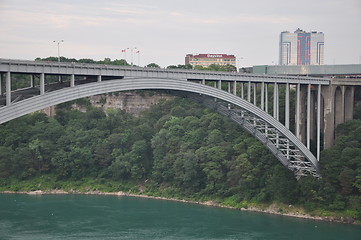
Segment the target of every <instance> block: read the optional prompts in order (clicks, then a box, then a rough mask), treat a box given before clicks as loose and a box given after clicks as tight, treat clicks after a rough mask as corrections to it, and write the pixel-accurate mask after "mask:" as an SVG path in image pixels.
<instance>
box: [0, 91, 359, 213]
mask: <svg viewBox="0 0 361 240" xmlns="http://www.w3.org/2000/svg"><path fill="white" fill-rule="evenodd" d="M71 104H72V103H71ZM71 104H64V105H63V107H60V108H58V110H57V114H56V116H55V117H54V118H47V117H46V116H45V115H44V114H41V113H34V114H29V115H27V116H24V117H21V118H18V119H15V120H13V121H10V122H8V123H5V124H2V125H0V189H4V190H5V189H7V190H20V189H22V190H36V189H39V188H40V189H41V188H43V187H44V188H45V187H48V188H63V189H72V188H73V189H80V190H81V191H87V190H88V191H89V190H101V189H102V190H104V191H132V192H138V191H140V190H139V189H143V190H142V191H145V192H146V193H148V194H153V195H163V196H168V197H187V198H192V199H197V200H205V199H208V200H209V199H211V200H214V199H219V201H220V202H223V203H224V204H225V205H227V206H234V207H240V208H242V207H244V208H246V207H248V206H249V203H250V202H258V203H260V202H266V203H272V202H279V203H284V204H298V205H302V206H304V207H305V208H306V209H308V210H315V209H322V211H325V212H327V211H348V212H349V214H350V215H352V216H353V217H355V218H358V219H360V217H361V203H360V200H361V194H360V193H361V157H360V156H361V137H360V136H361V134H360V133H361V121H360V120H354V121H349V122H346V123H344V124H341V125H340V126H339V127H338V131H337V136H338V138H337V139H336V141H335V146H334V147H333V148H330V149H327V150H324V151H323V152H322V154H321V160H320V165H321V175H322V179H315V178H313V177H304V178H302V179H301V180H299V181H296V179H295V178H294V176H293V174H292V172H290V171H289V170H288V169H287V168H285V167H284V166H283V165H282V164H281V163H280V162H279V161H278V160H277V159H276V158H275V157H274V156H273V155H272V154H271V153H270V152H269V151H268V150H267V149H266V148H265V147H264V146H262V144H261V143H260V142H258V141H257V140H256V139H255V138H254V137H252V136H250V135H249V134H247V133H246V132H245V131H243V130H242V129H241V128H240V127H239V126H238V125H236V124H235V123H233V122H231V121H230V120H228V119H227V118H224V117H222V116H220V115H219V114H216V113H214V112H212V111H210V110H207V109H204V108H203V107H201V106H199V105H197V104H195V103H192V102H189V101H188V100H185V99H180V98H175V99H174V100H170V101H161V102H160V103H159V104H157V105H155V106H153V107H152V109H150V110H147V111H144V112H143V114H142V116H141V117H139V118H135V117H132V116H131V115H129V114H127V113H125V112H124V111H120V110H114V109H109V110H107V112H106V113H105V112H104V111H103V110H101V109H98V108H94V107H92V106H90V105H89V103H88V102H87V101H86V100H81V101H78V104H84V105H86V106H87V112H85V113H83V112H80V111H76V110H70V106H71ZM45 176H49V177H50V180H49V181H46V180H45V179H44V178H42V177H45ZM50 181H51V182H52V183H50ZM11 182H13V184H11ZM39 184H40V185H39ZM15 186H16V187H15ZM39 186H40V187H39ZM139 186H141V187H139ZM282 211H283V210H282Z"/></svg>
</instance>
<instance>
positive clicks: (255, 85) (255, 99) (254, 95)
mask: <svg viewBox="0 0 361 240" xmlns="http://www.w3.org/2000/svg"><path fill="white" fill-rule="evenodd" d="M253 104H254V105H255V106H257V84H256V83H253Z"/></svg>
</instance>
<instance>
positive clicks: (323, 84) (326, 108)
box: [0, 59, 357, 178]
mask: <svg viewBox="0 0 361 240" xmlns="http://www.w3.org/2000/svg"><path fill="white" fill-rule="evenodd" d="M16 74H26V75H28V76H29V86H28V87H26V88H23V89H12V81H13V80H12V78H13V76H14V75H16ZM50 78H51V79H54V78H55V79H58V80H56V81H52V82H50V81H49V79H50ZM347 84H348V85H347ZM347 84H346V85H345V84H344V83H343V82H337V81H336V80H334V79H329V78H310V77H290V76H270V75H253V74H240V73H228V72H227V73H225V72H210V71H195V70H179V69H169V70H168V69H167V70H166V69H158V68H140V67H127V66H114V65H109V66H108V65H95V64H82V63H60V62H44V61H25V60H10V59H0V124H2V123H5V122H7V121H10V120H12V119H15V118H17V117H20V116H23V115H26V114H28V113H31V112H34V111H37V110H41V109H43V108H46V107H49V106H54V105H57V104H60V103H63V102H67V101H71V100H75V99H78V98H83V97H87V96H92V95H97V94H103V93H109V92H117V91H129V90H167V91H171V92H172V93H173V94H177V95H181V96H183V97H188V98H190V99H191V100H194V101H197V102H200V103H202V104H203V105H205V106H207V107H209V108H212V109H214V110H215V111H217V112H219V113H221V114H222V115H224V116H227V117H229V118H230V119H232V120H233V121H235V122H236V123H238V124H239V125H240V126H242V127H243V128H244V129H246V130H247V131H248V132H249V133H251V134H252V135H253V136H255V137H256V138H257V139H259V140H260V141H261V142H262V143H263V144H264V145H265V146H266V147H267V148H268V149H269V150H270V151H271V152H272V153H273V154H274V155H275V156H276V157H277V158H278V160H279V161H280V162H281V163H282V164H283V165H284V166H285V167H287V168H288V169H290V170H291V171H292V172H293V173H294V174H295V176H296V177H297V178H300V177H301V176H305V175H312V176H315V177H319V176H320V174H319V163H318V159H319V157H320V150H321V147H322V146H321V145H322V143H321V131H322V134H323V135H324V136H325V137H324V142H323V145H324V146H326V147H327V146H328V145H330V141H331V144H332V141H333V135H332V134H333V133H334V128H335V126H336V125H337V124H339V123H341V122H343V121H345V120H347V119H350V118H352V109H348V110H347V111H346V108H345V107H347V106H352V104H350V103H352V102H350V101H353V94H354V87H353V86H354V85H357V83H356V82H352V83H347ZM281 89H283V90H284V91H285V97H284V99H283V100H282V99H280V90H281ZM291 89H295V91H292V90H291ZM269 92H273V94H269ZM292 92H294V93H295V94H294V95H295V98H296V104H295V118H294V122H295V129H294V132H295V134H293V133H292V131H291V130H290V119H293V118H292V116H291V114H290V112H291V111H290V101H291V98H290V95H291V94H290V93H292ZM268 95H272V96H268ZM334 96H335V99H337V101H333V100H332V99H333V98H334ZM272 101H273V104H272ZM282 102H283V103H284V121H283V123H281V122H280V103H282ZM269 105H273V106H272V107H273V110H272V109H270V107H269ZM351 108H352V107H351ZM342 109H345V110H344V111H343V112H342ZM271 110H272V111H271ZM269 112H272V115H273V116H271V115H270V114H269ZM335 112H336V113H337V114H335ZM322 118H325V120H324V121H321V119H322ZM330 129H331V130H330ZM330 132H331V133H330ZM331 135H332V136H331ZM311 140H315V142H316V145H317V146H316V154H315V155H316V156H314V154H312V152H311V151H310V149H311Z"/></svg>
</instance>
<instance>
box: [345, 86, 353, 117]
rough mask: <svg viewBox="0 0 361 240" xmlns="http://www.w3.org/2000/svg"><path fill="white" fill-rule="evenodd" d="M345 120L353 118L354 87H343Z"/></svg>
mask: <svg viewBox="0 0 361 240" xmlns="http://www.w3.org/2000/svg"><path fill="white" fill-rule="evenodd" d="M344 95H345V121H348V120H351V119H353V107H354V106H353V105H354V95H355V87H351V86H347V87H345V94H344Z"/></svg>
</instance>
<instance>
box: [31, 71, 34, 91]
mask: <svg viewBox="0 0 361 240" xmlns="http://www.w3.org/2000/svg"><path fill="white" fill-rule="evenodd" d="M30 87H31V88H34V75H32V74H31V75H30Z"/></svg>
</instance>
